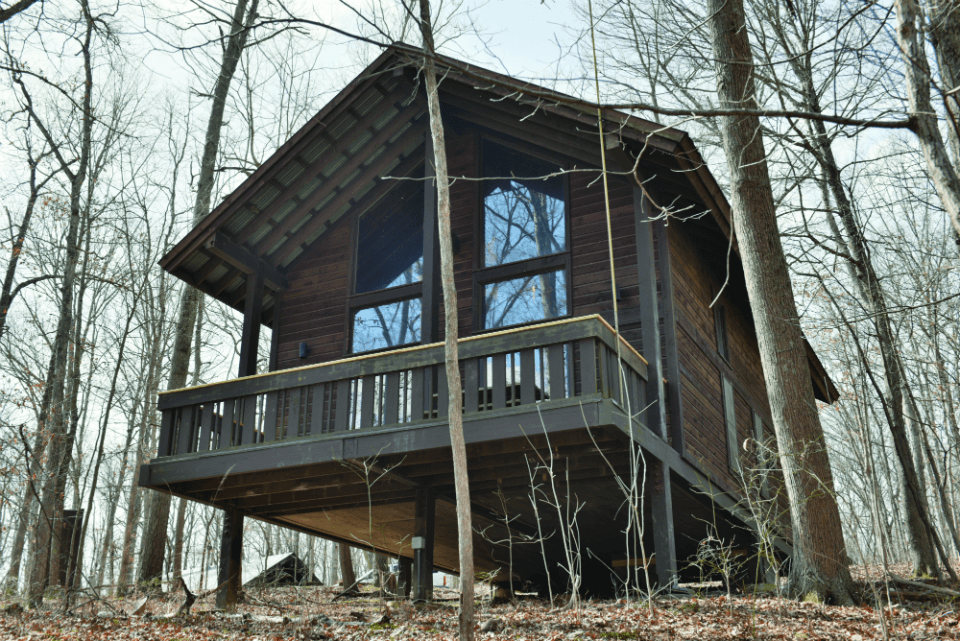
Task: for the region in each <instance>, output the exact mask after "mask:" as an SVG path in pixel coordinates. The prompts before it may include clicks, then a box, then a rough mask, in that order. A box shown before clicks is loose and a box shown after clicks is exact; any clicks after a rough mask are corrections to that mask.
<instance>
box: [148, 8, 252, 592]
mask: <svg viewBox="0 0 960 641" xmlns="http://www.w3.org/2000/svg"><path fill="white" fill-rule="evenodd" d="M258 5H259V0H252V2H251V3H250V6H249V9H248V8H247V0H237V4H236V7H235V9H234V12H233V20H232V23H231V25H230V36H229V38H227V42H226V47H224V51H223V62H222V64H221V66H220V74H219V75H218V76H217V82H216V84H215V85H214V89H213V104H212V106H211V109H210V120H209V121H208V122H207V134H206V139H205V140H204V146H203V157H202V158H201V160H200V173H199V178H198V180H197V198H196V201H195V203H194V207H193V221H194V224H196V223H199V222H200V221H201V220H203V219H204V218H206V216H207V214H208V213H209V212H210V200H211V197H212V194H213V182H214V173H215V169H216V167H215V165H216V162H217V152H218V150H219V149H220V132H221V130H222V129H223V113H224V109H225V108H226V102H227V94H228V93H229V92H230V83H231V82H232V81H233V76H234V73H235V72H236V70H237V64H238V63H239V62H240V54H241V53H242V52H243V49H244V47H245V46H246V42H247V35H248V34H249V33H250V27H251V26H252V25H253V24H254V21H255V20H256V17H257V7H258ZM199 301H200V292H199V291H198V290H197V289H195V288H193V287H186V288H184V290H183V292H182V293H181V295H180V314H179V316H178V320H177V328H176V331H175V333H174V346H173V357H172V359H171V361H170V377H169V379H168V382H167V389H168V390H173V389H180V388H182V387H184V385H185V383H186V381H187V369H188V367H189V362H190V343H191V341H192V339H193V326H194V322H195V321H196V318H197V306H198V304H199ZM169 518H170V495H169V494H158V495H157V496H156V499H155V500H154V501H153V503H152V507H151V509H150V513H149V514H148V515H147V520H146V525H145V526H144V537H145V543H144V546H143V550H144V554H143V555H142V558H141V559H140V573H139V580H140V581H141V582H146V581H151V580H153V579H157V578H159V577H160V575H161V574H162V573H163V556H164V552H165V550H166V542H167V521H168V520H169Z"/></svg>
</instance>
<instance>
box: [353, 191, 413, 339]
mask: <svg viewBox="0 0 960 641" xmlns="http://www.w3.org/2000/svg"><path fill="white" fill-rule="evenodd" d="M389 195H390V192H389V191H388V192H387V193H386V194H384V196H383V198H387V197H389ZM381 200H382V199H381ZM373 207H376V203H374V205H373V206H372V207H370V208H368V209H367V210H366V211H363V212H361V213H359V214H357V215H355V216H353V218H352V220H351V221H350V224H351V228H350V233H351V243H350V244H351V247H350V289H349V291H350V293H349V294H348V295H347V298H346V301H345V316H346V324H347V331H346V332H344V334H345V336H346V345H345V348H344V353H345V354H348V355H351V356H355V355H361V354H376V353H377V352H387V351H390V350H394V349H400V348H402V347H407V346H410V345H420V344H422V343H423V341H424V337H423V316H424V314H425V311H426V310H425V309H424V301H423V280H422V279H421V280H420V281H418V282H416V283H407V284H406V285H398V286H396V287H388V288H387V289H375V290H373V291H369V292H363V293H360V294H358V293H357V269H358V267H359V261H360V259H361V256H360V218H362V217H363V215H364V214H367V213H369V212H371V211H372V209H373ZM424 213H425V212H424ZM423 242H424V266H423V269H424V273H426V270H427V269H428V266H427V265H426V243H427V239H426V236H424V241H423ZM415 298H419V299H420V329H421V331H420V340H418V341H414V342H410V343H404V344H403V345H391V346H388V347H381V348H378V349H368V350H363V351H354V349H353V330H354V325H355V323H354V317H355V316H356V314H357V313H359V312H362V311H364V310H366V309H370V308H373V307H380V306H381V305H389V304H391V303H402V302H403V301H406V300H413V299H415Z"/></svg>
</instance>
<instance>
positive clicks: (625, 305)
mask: <svg viewBox="0 0 960 641" xmlns="http://www.w3.org/2000/svg"><path fill="white" fill-rule="evenodd" d="M570 209H571V212H570V216H571V220H570V222H571V228H572V230H573V231H572V234H571V236H572V238H571V251H572V256H573V261H572V262H573V268H572V269H573V275H572V279H573V310H572V311H573V315H574V316H581V315H584V314H603V315H604V318H606V319H607V321H608V322H609V323H610V324H611V325H612V324H613V302H612V300H611V283H610V254H609V249H608V244H607V218H606V208H605V205H604V197H603V182H602V181H601V180H599V176H598V175H597V174H594V173H574V174H571V175H570ZM610 222H611V229H612V231H613V255H614V262H615V264H616V268H617V271H616V273H617V288H618V289H619V290H621V292H622V293H623V298H621V299H620V300H619V301H618V302H617V306H618V308H619V312H620V330H621V334H623V337H624V338H626V339H627V340H628V341H629V342H630V344H631V345H633V347H634V348H635V349H636V350H637V351H638V352H640V353H641V354H642V353H643V344H642V341H641V337H640V323H639V319H638V318H637V315H636V307H637V305H639V303H640V293H639V291H638V289H637V246H636V238H635V237H634V227H635V224H634V209H633V187H632V186H631V185H630V184H629V183H627V182H626V181H623V180H618V179H616V178H614V179H612V180H611V181H610ZM631 312H633V313H632V314H631Z"/></svg>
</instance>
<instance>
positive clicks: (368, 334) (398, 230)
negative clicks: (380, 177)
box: [350, 181, 423, 353]
mask: <svg viewBox="0 0 960 641" xmlns="http://www.w3.org/2000/svg"><path fill="white" fill-rule="evenodd" d="M356 229H357V259H356V270H355V277H356V278H355V281H354V283H355V284H354V295H353V297H351V301H350V307H351V345H350V349H351V351H352V352H354V353H356V352H368V351H373V350H378V349H387V348H391V347H398V346H400V345H407V344H410V343H418V342H420V325H421V318H422V303H421V295H422V287H421V282H422V281H423V185H422V184H421V183H420V182H419V181H410V182H408V183H402V184H401V185H399V186H398V187H396V188H394V189H393V190H391V191H390V193H389V194H388V195H387V196H385V197H384V198H383V199H381V201H380V203H379V204H377V205H375V206H374V207H373V208H371V209H370V210H368V211H367V212H365V213H364V214H363V215H361V216H360V219H359V220H358V221H357V228H356Z"/></svg>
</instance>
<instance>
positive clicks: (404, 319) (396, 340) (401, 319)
mask: <svg viewBox="0 0 960 641" xmlns="http://www.w3.org/2000/svg"><path fill="white" fill-rule="evenodd" d="M420 316H421V303H420V299H419V298H411V299H408V300H404V301H400V302H397V303H389V304H387V305H380V306H379V307H368V308H367V309H361V310H359V311H357V312H354V315H353V343H352V346H351V351H353V352H367V351H370V350H375V349H385V348H388V347H399V346H401V345H407V344H409V343H418V342H420Z"/></svg>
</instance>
